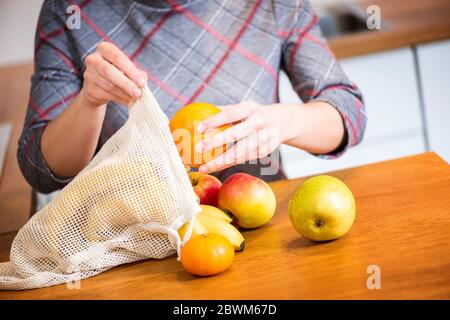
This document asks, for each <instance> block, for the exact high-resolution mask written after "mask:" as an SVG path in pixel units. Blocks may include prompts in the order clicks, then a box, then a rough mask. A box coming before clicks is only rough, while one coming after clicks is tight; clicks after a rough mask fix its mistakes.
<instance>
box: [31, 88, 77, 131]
mask: <svg viewBox="0 0 450 320" xmlns="http://www.w3.org/2000/svg"><path fill="white" fill-rule="evenodd" d="M79 92H80V90H76V91H74V92H72V93H71V94H69V95H67V96H65V97H64V98H62V99H61V100H58V101H57V102H55V103H54V104H52V105H51V106H50V107H48V108H47V109H45V110H44V109H43V108H42V107H41V106H39V105H38V104H37V103H36V102H34V101H33V100H31V99H30V105H31V106H32V108H33V109H34V110H36V109H35V108H37V109H39V110H40V112H38V113H39V118H37V119H36V118H35V119H33V121H31V122H30V124H29V125H28V127H31V126H32V125H34V124H35V123H36V122H37V121H38V120H46V119H47V115H48V114H49V113H50V112H52V111H53V110H54V109H55V108H57V107H59V106H60V105H62V104H63V103H65V102H67V101H69V100H71V99H73V98H74V97H75V96H76V95H77V94H78V93H79Z"/></svg>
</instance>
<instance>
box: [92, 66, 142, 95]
mask: <svg viewBox="0 0 450 320" xmlns="http://www.w3.org/2000/svg"><path fill="white" fill-rule="evenodd" d="M84 78H85V79H86V80H87V81H89V82H90V83H92V84H93V85H94V86H97V87H100V88H102V89H103V90H104V91H106V92H109V93H111V95H113V96H116V97H118V98H120V99H121V101H128V102H130V101H132V100H134V97H132V96H130V95H129V94H128V93H126V92H125V91H123V90H122V89H121V88H119V87H118V86H116V85H115V84H114V83H112V82H111V81H109V80H108V79H106V78H104V77H102V76H101V75H100V74H99V73H97V72H96V71H95V70H94V71H91V72H86V73H85V75H84Z"/></svg>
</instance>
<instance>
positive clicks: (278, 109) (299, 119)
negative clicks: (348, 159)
mask: <svg viewBox="0 0 450 320" xmlns="http://www.w3.org/2000/svg"><path fill="white" fill-rule="evenodd" d="M226 124H234V125H233V126H232V127H230V128H228V129H226V130H224V131H222V132H220V133H217V134H215V135H213V136H212V137H208V138H205V139H204V140H203V141H200V142H199V143H198V144H197V145H196V146H195V148H196V152H199V153H201V152H206V151H208V150H211V149H214V148H216V147H220V146H222V145H224V144H229V143H233V142H236V143H235V144H234V146H232V147H231V148H229V149H228V150H227V151H226V152H224V153H223V154H221V155H219V156H218V157H216V158H215V159H213V160H211V161H210V162H208V163H206V164H204V165H202V166H200V168H199V171H201V172H204V173H208V172H215V171H219V170H223V169H226V168H228V167H231V166H233V165H236V164H240V163H244V162H246V161H250V160H255V159H259V158H262V157H264V156H266V155H268V154H270V153H271V152H272V151H274V150H275V149H276V148H277V147H278V146H279V145H280V144H282V143H286V144H288V145H291V146H294V147H297V148H300V149H303V150H305V151H308V152H310V153H315V154H320V153H329V152H331V151H333V150H335V149H336V148H337V147H338V146H339V145H340V144H341V143H342V142H343V137H344V125H343V121H342V118H341V116H340V114H339V112H338V111H337V109H336V108H334V107H333V106H331V105H330V104H328V103H326V102H320V101H316V102H310V103H306V104H302V105H300V104H272V105H268V106H262V105H260V104H258V103H256V102H253V101H245V102H241V103H239V104H236V105H230V106H225V107H222V111H221V112H219V113H217V114H215V115H213V116H211V117H210V118H208V119H206V120H204V121H203V122H202V123H200V124H199V126H198V128H197V130H198V131H199V132H200V133H202V132H206V131H209V130H213V129H217V128H219V127H221V126H223V125H226ZM272 160H273V161H278V160H279V159H272Z"/></svg>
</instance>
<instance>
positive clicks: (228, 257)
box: [181, 233, 234, 276]
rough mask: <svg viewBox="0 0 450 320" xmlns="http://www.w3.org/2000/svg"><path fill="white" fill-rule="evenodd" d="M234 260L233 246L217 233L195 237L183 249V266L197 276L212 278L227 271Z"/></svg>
mask: <svg viewBox="0 0 450 320" xmlns="http://www.w3.org/2000/svg"><path fill="white" fill-rule="evenodd" d="M233 258H234V248H233V245H232V244H231V243H230V241H228V239H227V238H225V237H224V236H221V235H219V234H215V233H205V234H201V235H197V236H194V237H192V238H191V239H189V241H188V242H187V243H186V244H185V245H184V246H183V248H182V249H181V264H182V265H183V267H184V269H186V271H187V272H189V273H191V274H193V275H196V276H212V275H214V274H217V273H220V272H222V271H225V270H226V269H228V268H229V267H230V266H231V263H232V262H233Z"/></svg>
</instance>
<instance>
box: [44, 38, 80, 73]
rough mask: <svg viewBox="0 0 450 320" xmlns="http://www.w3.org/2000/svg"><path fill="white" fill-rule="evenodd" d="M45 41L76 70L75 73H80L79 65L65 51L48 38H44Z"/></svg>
mask: <svg viewBox="0 0 450 320" xmlns="http://www.w3.org/2000/svg"><path fill="white" fill-rule="evenodd" d="M43 43H44V44H46V45H47V46H48V47H49V48H51V49H52V50H53V51H54V52H55V53H56V54H57V55H58V56H59V57H60V58H61V59H62V60H63V61H64V63H65V64H66V65H67V66H68V67H69V68H71V69H73V70H74V72H75V74H77V75H78V74H80V70H79V69H78V67H77V66H76V65H75V64H74V63H73V61H72V60H71V59H70V57H68V56H67V55H66V53H65V52H64V51H62V50H61V49H59V48H58V47H56V46H55V45H54V44H52V43H51V42H49V41H47V39H45V38H43Z"/></svg>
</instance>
